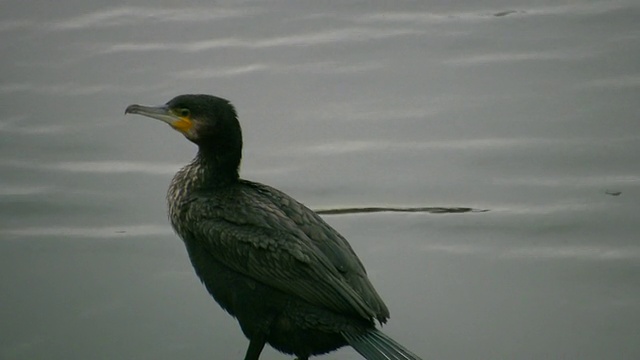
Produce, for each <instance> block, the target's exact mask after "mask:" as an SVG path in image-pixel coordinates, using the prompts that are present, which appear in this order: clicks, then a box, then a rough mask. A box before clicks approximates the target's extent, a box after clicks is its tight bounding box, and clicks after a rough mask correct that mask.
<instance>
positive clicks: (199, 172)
mask: <svg viewBox="0 0 640 360" xmlns="http://www.w3.org/2000/svg"><path fill="white" fill-rule="evenodd" d="M189 166H190V167H191V168H192V171H191V176H192V177H193V178H192V179H191V180H193V181H194V184H193V185H194V186H195V187H197V188H198V189H199V190H204V189H214V188H220V187H225V186H229V185H232V184H234V183H236V182H237V181H238V179H239V174H238V169H239V167H240V154H236V153H231V152H227V151H225V152H222V153H221V152H219V151H215V149H207V148H200V149H198V154H197V155H196V157H195V158H194V159H193V161H192V162H191V164H189Z"/></svg>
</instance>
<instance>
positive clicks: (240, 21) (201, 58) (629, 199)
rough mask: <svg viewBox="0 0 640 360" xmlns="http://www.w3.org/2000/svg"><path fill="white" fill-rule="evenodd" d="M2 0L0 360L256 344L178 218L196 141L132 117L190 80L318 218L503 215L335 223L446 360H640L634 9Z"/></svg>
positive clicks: (268, 172)
mask: <svg viewBox="0 0 640 360" xmlns="http://www.w3.org/2000/svg"><path fill="white" fill-rule="evenodd" d="M0 9H1V11H0V14H1V15H0V37H1V38H2V41H1V42H0V51H1V52H2V54H3V56H2V58H1V59H0V62H1V65H2V76H1V78H0V102H1V105H2V106H1V107H0V174H2V176H0V273H2V274H3V276H2V279H0V294H1V298H0V319H2V321H0V358H2V359H39V358H46V359H54V360H55V359H70V358H71V359H76V358H78V359H79V358H92V359H114V358H115V359H177V358H184V359H187V358H188V359H211V358H219V359H237V358H242V356H243V354H244V351H245V348H246V345H247V341H246V339H245V338H244V337H243V335H242V333H241V331H240V329H239V327H238V325H237V323H236V322H235V320H233V319H232V318H230V317H229V316H227V315H226V314H225V313H224V312H223V311H222V310H221V309H220V308H219V307H218V306H217V304H215V303H214V302H213V301H212V300H211V299H210V297H209V296H208V295H207V294H206V291H205V290H204V288H203V287H202V286H201V284H199V282H198V280H197V278H196V276H195V275H194V274H193V270H192V269H191V266H190V264H189V262H188V259H187V256H186V253H185V251H184V249H183V246H182V244H181V242H180V241H179V240H178V239H177V238H176V236H175V235H174V234H173V233H172V231H171V229H170V227H169V225H168V222H167V221H166V215H165V203H164V194H165V191H166V188H167V185H168V182H169V181H170V179H171V176H172V174H173V173H174V172H175V171H176V170H177V169H179V168H180V166H181V164H184V163H185V162H187V161H188V160H189V159H190V158H191V157H192V156H193V154H194V150H195V149H194V146H193V145H192V144H190V143H189V142H188V141H186V140H185V139H184V138H182V137H181V136H180V135H179V134H177V133H175V132H174V131H172V130H171V129H170V128H168V127H166V126H164V125H162V124H160V123H158V122H154V121H152V120H149V119H144V118H140V117H129V116H128V117H125V116H124V115H123V112H124V109H125V107H126V106H127V105H129V104H131V103H141V104H150V105H153V104H161V103H164V102H166V101H167V100H169V99H170V98H172V97H173V96H175V95H178V94H182V93H209V94H215V95H218V96H223V97H226V98H229V99H230V100H231V101H232V102H233V103H234V104H235V105H236V107H237V109H238V112H239V115H240V119H241V123H242V125H243V131H244V135H245V150H244V161H243V171H242V176H243V177H245V178H249V179H252V180H257V181H260V182H264V183H267V184H270V185H272V186H275V187H277V188H279V189H282V190H284V191H285V192H287V193H289V194H290V195H292V196H293V197H295V198H297V199H299V200H300V201H302V202H304V203H305V204H307V205H308V206H310V207H311V208H314V209H341V208H372V207H392V208H416V207H468V208H474V209H485V210H489V211H487V212H468V213H467V212H465V213H454V214H433V213H428V212H427V213H420V212H416V213H395V212H372V213H351V214H339V215H324V216H325V219H326V220H327V221H328V222H329V223H330V224H332V225H333V226H334V227H335V228H336V229H338V230H339V231H340V232H341V233H342V234H343V235H345V237H346V238H347V239H349V241H350V242H351V244H352V245H353V247H354V248H355V250H356V252H357V253H358V254H359V256H360V257H361V259H362V260H363V262H364V263H365V265H366V267H367V269H368V272H369V274H370V277H371V279H372V281H373V283H374V284H375V286H376V288H377V289H378V291H379V292H380V294H381V295H382V297H383V298H384V299H385V301H386V302H387V304H388V306H389V308H390V309H391V319H390V322H389V324H388V325H386V326H385V327H384V331H385V332H387V333H389V334H390V335H392V336H393V337H394V338H396V339H397V340H398V341H399V342H401V343H403V344H405V345H406V346H407V347H408V348H410V349H412V350H413V351H414V352H416V353H418V354H421V355H422V356H423V357H424V358H425V359H462V358H468V359H496V358H499V359H541V358H546V359H566V358H575V359H603V358H606V359H636V358H639V357H640V345H639V344H640V343H639V342H638V341H637V339H638V334H639V333H640V325H638V324H640V287H638V281H637V279H638V277H639V276H640V243H639V242H638V233H639V232H640V226H639V225H638V214H639V213H640V206H639V204H640V195H639V194H640V162H638V154H639V153H640V122H639V118H638V114H639V112H638V99H639V98H640V67H639V65H638V58H639V56H640V27H638V21H637V19H638V18H639V16H640V7H639V6H638V5H637V4H636V3H635V1H630V0H629V1H616V0H613V1H595V0H591V1H581V2H563V3H562V4H560V5H558V4H557V3H556V2H550V1H534V2H531V1H527V2H525V1H518V2H509V4H508V5H507V4H506V3H505V2H501V1H497V0H491V1H482V2H478V1H461V2H457V3H455V4H451V3H447V2H440V3H436V4H421V3H412V2H403V3H398V4H395V5H393V6H391V5H388V4H385V3H382V2H380V3H369V4H367V5H365V4H364V3H360V2H347V3H345V2H331V1H329V2H314V3H313V4H302V3H299V2H294V1H273V2H269V3H268V4H267V3H264V2H252V1H244V2H231V1H228V2H225V1H222V2H217V3H216V4H210V3H209V2H197V1H196V2H188V3H184V4H182V5H180V6H176V5H173V4H170V3H164V4H157V3H145V2H142V1H136V2H130V3H128V4H127V5H123V4H120V5H118V4H112V5H110V4H103V2H99V1H84V2H68V3H65V4H58V3H55V4H54V3H53V2H31V3H29V2H18V1H10V2H4V3H3V4H2V5H0ZM613 194H617V195H613ZM285 358H288V357H287V356H283V355H281V354H278V353H277V352H275V351H274V350H272V349H267V350H265V353H264V355H263V359H267V360H268V359H285ZM325 358H326V359H357V358H358V356H357V354H355V353H354V352H353V351H352V350H350V349H342V350H340V351H339V352H336V353H333V354H331V355H328V356H326V357H325Z"/></svg>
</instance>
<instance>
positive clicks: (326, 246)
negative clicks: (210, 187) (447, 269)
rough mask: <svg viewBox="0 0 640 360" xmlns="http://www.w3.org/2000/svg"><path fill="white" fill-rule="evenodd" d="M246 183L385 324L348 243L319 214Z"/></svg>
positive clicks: (380, 306) (268, 189)
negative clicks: (337, 273) (280, 212)
mask: <svg viewBox="0 0 640 360" xmlns="http://www.w3.org/2000/svg"><path fill="white" fill-rule="evenodd" d="M245 183H246V184H247V185H248V186H250V187H253V188H255V189H256V190H257V191H259V192H262V193H263V194H265V196H266V197H267V198H268V199H269V200H270V201H271V202H272V203H273V204H274V205H275V206H276V207H277V208H278V209H279V210H281V211H282V212H283V213H284V214H285V215H286V217H288V218H289V219H290V220H291V221H293V222H294V223H295V226H296V227H297V228H298V229H299V230H301V231H302V232H304V234H305V235H306V236H307V237H308V238H309V239H310V240H311V241H312V242H313V245H314V246H315V247H316V248H317V249H318V250H319V251H321V252H322V253H323V254H324V255H325V256H326V257H327V258H328V259H329V261H330V262H331V264H333V266H334V267H336V268H337V269H338V271H339V272H340V275H341V276H342V277H343V278H344V280H346V281H347V282H348V283H349V285H350V286H351V287H352V288H353V289H355V291H356V292H357V293H358V295H360V296H361V297H362V298H363V299H364V300H365V302H366V303H367V305H369V306H370V307H371V308H373V309H374V311H375V313H376V318H377V319H378V320H379V321H380V322H386V320H387V318H388V317H389V310H388V309H387V306H386V305H385V304H384V302H383V301H382V298H380V295H378V293H377V292H376V290H375V288H374V287H373V285H372V284H371V282H370V281H369V278H368V277H367V272H366V270H365V268H364V266H363V265H362V263H361V262H360V259H358V256H357V255H356V253H355V252H354V251H353V249H352V248H351V245H349V243H348V242H347V240H346V239H345V238H344V237H343V236H342V235H340V233H338V232H337V231H336V230H335V229H333V228H332V227H331V226H330V225H329V224H327V223H326V222H325V221H324V220H323V219H322V218H321V217H320V216H319V215H318V214H316V213H315V212H314V211H312V210H310V209H309V208H307V207H306V206H304V205H303V204H301V203H299V202H298V201H296V200H295V199H293V198H291V197H290V196H289V195H287V194H285V193H283V192H281V191H279V190H277V189H274V188H272V187H270V186H267V185H263V184H260V183H253V182H248V181H245Z"/></svg>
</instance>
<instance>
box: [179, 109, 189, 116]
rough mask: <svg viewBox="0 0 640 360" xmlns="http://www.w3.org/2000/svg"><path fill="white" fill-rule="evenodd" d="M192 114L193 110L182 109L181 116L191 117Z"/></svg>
mask: <svg viewBox="0 0 640 360" xmlns="http://www.w3.org/2000/svg"><path fill="white" fill-rule="evenodd" d="M189 115H191V111H189V109H180V116H182V117H189Z"/></svg>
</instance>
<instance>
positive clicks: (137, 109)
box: [124, 104, 193, 134]
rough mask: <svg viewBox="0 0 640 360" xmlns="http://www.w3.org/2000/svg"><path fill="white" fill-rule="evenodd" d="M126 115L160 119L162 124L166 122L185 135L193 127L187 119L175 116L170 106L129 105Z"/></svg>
mask: <svg viewBox="0 0 640 360" xmlns="http://www.w3.org/2000/svg"><path fill="white" fill-rule="evenodd" d="M124 113H125V115H126V114H138V115H142V116H146V117H150V118H153V119H158V120H160V121H162V122H166V123H167V124H169V125H171V127H172V128H174V129H176V130H178V131H179V132H181V133H183V134H187V133H188V132H189V129H191V127H192V126H193V122H192V121H191V120H190V119H189V118H187V117H182V116H178V115H176V114H174V113H173V112H172V111H171V110H170V109H169V107H168V106H166V105H163V106H142V105H137V104H134V105H129V106H127V108H126V109H125V111H124Z"/></svg>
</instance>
